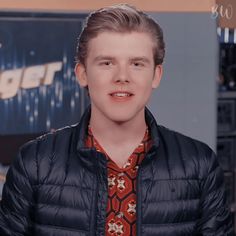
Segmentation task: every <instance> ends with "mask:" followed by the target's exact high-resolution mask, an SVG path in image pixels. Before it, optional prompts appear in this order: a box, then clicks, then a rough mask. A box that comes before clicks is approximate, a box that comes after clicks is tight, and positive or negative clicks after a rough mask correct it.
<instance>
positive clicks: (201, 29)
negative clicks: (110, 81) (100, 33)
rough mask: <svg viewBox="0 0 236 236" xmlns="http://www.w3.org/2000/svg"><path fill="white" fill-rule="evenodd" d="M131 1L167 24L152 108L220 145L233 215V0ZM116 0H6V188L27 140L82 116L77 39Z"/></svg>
mask: <svg viewBox="0 0 236 236" xmlns="http://www.w3.org/2000/svg"><path fill="white" fill-rule="evenodd" d="M122 2H123V1H122ZM125 2H127V3H129V4H131V5H134V6H136V7H137V8H139V9H141V10H144V11H146V12H148V13H149V14H150V15H151V16H152V17H153V18H154V19H156V21H157V22H158V23H159V24H160V25H161V27H162V28H163V31H164V37H165V42H166V58H165V62H164V77H163V79H162V82H161V86H160V87H159V89H157V90H156V91H155V92H154V94H153V96H152V98H151V100H150V103H149V105H148V106H149V108H150V109H151V111H152V112H153V114H154V116H155V117H156V119H157V122H158V123H159V124H161V125H164V126H167V127H169V128H171V129H174V130H176V131H179V132H181V133H184V134H186V135H188V136H191V137H193V138H195V139H198V140H201V141H203V142H205V143H207V144H208V145H209V146H210V147H211V148H212V149H213V150H214V151H215V152H217V156H218V159H219V162H220V165H221V166H222V168H223V170H224V174H225V182H226V187H227V197H228V204H229V205H230V209H231V211H232V212H233V213H234V212H235V211H236V205H235V192H236V173H235V159H236V121H235V119H236V1H235V0H198V1H195V0H176V1H171V0H146V1H141V0H132V1H131V0H130V1H128V0H127V1H125ZM116 3H120V2H119V1H112V0H110V1H108V0H107V1H105V0H104V1H102V0H99V1H89V0H87V1H84V0H70V1H66V0H51V1H46V0H38V1H31V0H21V1H18V0H0V195H1V192H2V186H3V184H4V181H5V175H6V172H7V170H8V168H9V165H10V163H11V162H12V160H13V158H15V157H16V154H17V150H18V148H19V147H20V146H21V145H22V144H24V143H25V142H27V141H29V140H31V139H34V138H35V137H37V136H39V135H41V134H44V133H47V132H49V131H51V130H55V129H57V128H60V127H63V126H66V125H70V124H74V123H76V122H78V121H79V119H80V117H81V114H82V113H83V111H84V109H85V108H86V106H87V105H88V104H89V100H88V98H87V97H86V94H85V92H84V91H83V90H82V89H81V88H80V87H79V85H78V83H77V82H76V78H75V75H74V73H73V68H74V65H75V63H74V57H75V50H76V39H77V37H78V35H79V33H80V32H81V29H82V26H83V22H84V20H85V18H86V16H87V15H88V14H89V12H91V11H92V10H95V9H98V8H101V7H104V6H108V5H112V4H116ZM235 222H236V217H235ZM235 231H236V223H235Z"/></svg>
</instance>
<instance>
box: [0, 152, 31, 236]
mask: <svg viewBox="0 0 236 236" xmlns="http://www.w3.org/2000/svg"><path fill="white" fill-rule="evenodd" d="M31 151H32V150H31ZM24 154H25V155H28V156H29V155H30V154H31V155H32V152H31V153H29V152H28V151H27V152H26V153H24ZM24 161H25V160H24V158H23V154H22V150H21V151H20V152H19V155H18V156H17V158H16V159H15V160H14V162H13V164H12V166H11V168H10V169H9V171H8V173H7V177H6V183H5V185H4V188H3V194H2V201H1V205H0V235H1V236H8V235H11V236H16V235H17V236H21V235H24V236H27V235H30V230H29V229H30V215H31V212H32V209H33V208H32V199H33V189H32V185H31V183H30V179H29V176H28V173H27V169H26V166H25V163H24Z"/></svg>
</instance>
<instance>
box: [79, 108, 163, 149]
mask: <svg viewBox="0 0 236 236" xmlns="http://www.w3.org/2000/svg"><path fill="white" fill-rule="evenodd" d="M90 116H91V105H89V106H88V107H87V108H86V110H85V112H84V114H83V116H82V117H81V119H80V122H79V124H78V126H77V137H78V142H77V150H81V149H84V148H86V147H85V146H84V143H85V140H86V137H87V133H88V125H89V120H90ZM145 120H146V124H147V126H148V128H149V131H150V133H151V138H152V140H153V148H157V147H158V146H159V142H160V141H159V140H160V139H159V131H158V125H157V123H156V120H155V118H154V116H153V115H152V113H151V112H150V111H149V109H148V108H147V107H145Z"/></svg>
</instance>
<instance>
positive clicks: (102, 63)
mask: <svg viewBox="0 0 236 236" xmlns="http://www.w3.org/2000/svg"><path fill="white" fill-rule="evenodd" d="M99 64H100V65H102V66H111V65H112V61H101V62H100V63H99Z"/></svg>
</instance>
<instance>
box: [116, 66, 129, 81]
mask: <svg viewBox="0 0 236 236" xmlns="http://www.w3.org/2000/svg"><path fill="white" fill-rule="evenodd" d="M129 82H130V78H129V71H128V68H127V66H126V65H120V66H118V68H117V73H116V75H115V83H129Z"/></svg>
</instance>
